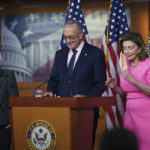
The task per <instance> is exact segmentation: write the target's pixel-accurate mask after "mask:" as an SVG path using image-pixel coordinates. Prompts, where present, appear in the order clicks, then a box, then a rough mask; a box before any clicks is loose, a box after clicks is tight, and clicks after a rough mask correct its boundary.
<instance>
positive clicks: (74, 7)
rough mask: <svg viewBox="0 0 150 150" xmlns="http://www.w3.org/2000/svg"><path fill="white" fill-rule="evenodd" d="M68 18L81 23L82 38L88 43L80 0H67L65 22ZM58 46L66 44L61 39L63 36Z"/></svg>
mask: <svg viewBox="0 0 150 150" xmlns="http://www.w3.org/2000/svg"><path fill="white" fill-rule="evenodd" d="M69 19H71V20H78V21H79V22H80V23H81V24H82V27H83V39H84V40H86V41H87V42H88V43H90V40H89V36H88V31H87V28H86V24H85V20H84V15H83V12H82V9H81V3H80V0H69V2H68V8H67V13H66V19H65V22H67V21H68V20H69ZM60 46H61V47H64V46H66V44H65V41H64V40H63V36H62V40H61V43H60Z"/></svg>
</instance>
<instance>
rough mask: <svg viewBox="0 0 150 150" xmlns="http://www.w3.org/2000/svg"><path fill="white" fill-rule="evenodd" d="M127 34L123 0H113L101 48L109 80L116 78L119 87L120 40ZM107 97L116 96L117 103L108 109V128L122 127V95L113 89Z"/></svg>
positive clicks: (107, 93)
mask: <svg viewBox="0 0 150 150" xmlns="http://www.w3.org/2000/svg"><path fill="white" fill-rule="evenodd" d="M127 32H129V28H128V24H127V18H126V13H125V8H124V5H123V0H111V1H110V10H109V17H108V22H107V26H106V29H105V34H104V36H103V41H102V45H101V48H102V50H103V51H104V53H105V57H106V68H107V78H108V77H112V78H115V79H116V82H117V84H118V85H119V75H120V67H119V55H120V49H119V39H120V38H121V36H122V35H124V34H126V33H127ZM106 95H108V96H115V97H116V101H117V105H116V107H110V108H109V109H107V112H106V125H107V128H108V129H109V128H113V127H115V126H122V125H123V118H124V111H125V100H123V99H122V98H121V97H120V95H118V94H116V93H115V91H113V90H111V89H108V90H107V92H106Z"/></svg>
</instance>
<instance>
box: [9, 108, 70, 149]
mask: <svg viewBox="0 0 150 150" xmlns="http://www.w3.org/2000/svg"><path fill="white" fill-rule="evenodd" d="M12 117H13V118H12V119H13V127H15V128H13V138H14V143H15V144H14V147H15V150H29V147H28V144H27V131H28V128H29V126H30V124H32V123H33V122H35V121H38V120H43V121H46V122H48V123H49V124H50V125H51V126H52V127H53V128H54V130H55V134H56V147H55V150H60V149H61V150H71V133H70V132H71V123H70V109H69V108H65V107H63V108H59V107H57V108H55V107H51V108H50V107H13V114H12ZM58 133H59V134H58ZM22 139H23V140H22ZM57 141H59V142H58V143H57Z"/></svg>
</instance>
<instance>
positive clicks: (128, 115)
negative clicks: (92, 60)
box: [106, 33, 150, 150]
mask: <svg viewBox="0 0 150 150" xmlns="http://www.w3.org/2000/svg"><path fill="white" fill-rule="evenodd" d="M120 50H121V55H120V56H121V57H120V67H121V75H120V87H119V86H117V85H116V84H115V80H114V79H112V78H109V79H108V80H107V81H106V85H107V86H108V87H110V88H113V89H114V90H115V91H116V92H118V93H119V94H120V95H125V96H126V98H127V103H126V112H125V119H124V127H125V128H127V129H129V130H131V131H133V132H134V133H135V135H136V136H137V138H138V141H139V150H150V59H149V58H148V55H147V53H146V49H145V44H144V42H143V39H142V37H141V36H140V34H138V33H127V34H125V35H124V36H122V38H121V41H120Z"/></svg>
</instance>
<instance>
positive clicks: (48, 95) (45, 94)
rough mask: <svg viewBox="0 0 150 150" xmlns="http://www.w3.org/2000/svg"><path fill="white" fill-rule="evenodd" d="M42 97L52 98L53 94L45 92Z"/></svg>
mask: <svg viewBox="0 0 150 150" xmlns="http://www.w3.org/2000/svg"><path fill="white" fill-rule="evenodd" d="M44 96H47V97H54V94H53V92H45V93H44Z"/></svg>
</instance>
